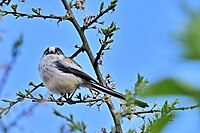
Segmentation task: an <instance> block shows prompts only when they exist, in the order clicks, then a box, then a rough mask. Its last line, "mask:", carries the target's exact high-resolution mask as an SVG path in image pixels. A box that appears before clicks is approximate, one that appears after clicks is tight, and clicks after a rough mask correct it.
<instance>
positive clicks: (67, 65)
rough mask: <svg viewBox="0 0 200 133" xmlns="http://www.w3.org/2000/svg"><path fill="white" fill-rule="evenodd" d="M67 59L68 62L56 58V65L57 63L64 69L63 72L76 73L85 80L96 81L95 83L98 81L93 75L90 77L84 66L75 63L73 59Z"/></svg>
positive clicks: (57, 65) (58, 66) (60, 68)
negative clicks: (83, 68) (83, 69)
mask: <svg viewBox="0 0 200 133" xmlns="http://www.w3.org/2000/svg"><path fill="white" fill-rule="evenodd" d="M65 61H66V60H65ZM67 61H68V62H63V61H62V60H56V61H55V65H56V67H57V69H58V70H60V71H62V72H63V73H70V74H74V75H76V76H78V77H80V78H82V79H84V80H85V81H90V82H95V83H96V82H97V81H96V80H94V79H93V78H92V77H90V76H89V75H88V74H87V73H85V72H84V71H82V68H81V67H79V65H77V64H73V63H74V61H73V60H71V59H68V60H67Z"/></svg>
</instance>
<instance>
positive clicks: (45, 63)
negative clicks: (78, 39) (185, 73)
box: [38, 47, 148, 107]
mask: <svg viewBox="0 0 200 133" xmlns="http://www.w3.org/2000/svg"><path fill="white" fill-rule="evenodd" d="M38 66H39V73H40V76H41V78H42V81H43V83H44V84H45V86H46V87H47V88H48V89H49V90H51V91H52V92H54V93H60V94H64V93H70V92H72V91H74V90H76V89H77V88H79V87H81V86H83V87H88V88H91V87H92V88H95V89H97V90H99V91H102V92H104V93H107V94H109V95H111V96H114V97H117V98H120V99H123V100H125V96H124V95H123V94H121V93H119V92H116V91H114V90H111V89H110V88H107V87H105V86H103V85H102V84H100V83H99V82H97V81H96V80H95V79H93V78H92V77H91V76H89V75H88V74H87V73H86V72H84V71H83V69H82V68H81V66H80V65H79V64H78V63H76V62H75V61H74V60H72V59H70V58H68V57H66V56H65V55H64V53H63V52H62V51H61V49H60V48H58V47H49V48H47V49H46V50H45V51H44V54H43V56H42V59H41V60H40V62H39V65H38ZM134 103H135V104H136V105H138V106H140V107H148V104H146V103H144V102H142V101H139V100H135V101H134Z"/></svg>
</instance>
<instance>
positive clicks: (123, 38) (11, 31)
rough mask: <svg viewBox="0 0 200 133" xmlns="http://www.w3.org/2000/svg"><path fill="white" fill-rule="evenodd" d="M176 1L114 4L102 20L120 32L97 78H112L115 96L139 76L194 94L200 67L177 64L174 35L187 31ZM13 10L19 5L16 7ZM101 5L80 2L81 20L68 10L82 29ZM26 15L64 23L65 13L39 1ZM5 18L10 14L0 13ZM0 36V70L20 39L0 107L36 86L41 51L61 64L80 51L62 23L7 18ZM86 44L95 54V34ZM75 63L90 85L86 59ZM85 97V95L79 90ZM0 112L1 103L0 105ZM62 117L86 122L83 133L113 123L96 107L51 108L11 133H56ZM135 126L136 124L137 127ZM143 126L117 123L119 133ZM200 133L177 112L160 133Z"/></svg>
mask: <svg viewBox="0 0 200 133" xmlns="http://www.w3.org/2000/svg"><path fill="white" fill-rule="evenodd" d="M180 2H181V1H180V0H177V1H174V0H165V1H160V0H155V1H145V0H137V1H136V0H133V1H122V0H121V1H119V4H118V6H117V9H116V11H115V12H114V13H112V14H107V15H105V17H103V18H102V19H101V20H104V21H105V22H106V25H108V24H109V23H110V22H112V21H115V22H116V23H117V26H118V27H120V30H119V31H118V32H117V33H116V34H115V41H114V43H113V44H112V45H111V46H112V50H111V51H109V52H106V55H105V56H104V57H103V63H104V65H103V66H102V67H101V70H102V72H103V74H104V75H106V74H107V73H110V74H111V75H112V76H113V78H114V81H115V83H116V85H117V88H118V89H117V90H118V91H120V92H123V93H124V92H125V90H126V89H132V88H133V86H134V83H135V82H136V80H137V74H138V73H140V74H141V75H143V76H145V78H147V79H148V80H149V81H150V83H153V82H155V81H157V80H159V79H163V78H165V77H169V76H173V77H177V78H180V79H182V80H186V81H188V83H191V84H193V85H195V86H198V87H199V86H200V82H199V79H200V74H199V73H200V72H199V68H200V63H199V62H191V61H190V62H188V61H186V60H184V59H182V58H181V45H180V44H178V42H177V41H175V39H174V38H173V33H174V32H177V30H181V29H182V28H183V27H184V24H185V23H186V20H187V19H186V16H185V14H184V12H183V11H182V10H181V8H180ZM188 2H189V5H191V6H192V7H194V8H198V7H199V8H200V2H199V1H198V0H190V1H189V0H188ZM13 3H19V1H18V0H16V1H14V0H13ZM98 5H99V2H94V1H92V0H86V12H80V11H77V10H74V13H75V14H76V15H77V17H78V21H79V22H81V20H82V18H83V17H84V16H86V15H87V14H88V13H89V14H90V13H96V12H97V11H98V10H99V8H98ZM32 7H35V8H37V7H41V8H42V9H43V11H42V14H50V13H54V14H56V15H63V14H64V13H65V10H64V8H63V5H62V3H61V2H60V1H42V2H41V1H39V0H34V1H30V0H27V2H26V3H20V5H19V6H18V11H21V12H27V13H30V12H31V8H32ZM3 9H5V10H10V9H9V8H7V7H3ZM0 30H1V31H2V32H3V40H2V41H1V42H0V44H1V45H0V47H1V48H0V53H1V56H0V63H2V62H6V61H8V60H9V54H10V48H11V47H12V44H13V42H14V41H15V40H16V39H17V38H18V36H19V34H23V35H24V43H23V46H22V49H21V51H20V55H19V57H18V59H17V62H16V64H15V66H14V68H13V69H12V72H11V73H10V75H9V79H8V81H7V83H6V86H5V88H4V90H3V93H2V96H1V99H3V98H9V99H13V100H14V99H15V97H16V96H15V94H16V92H18V91H24V90H25V89H27V88H30V87H28V83H29V82H30V81H32V82H34V83H36V84H37V83H40V82H41V79H40V77H39V74H38V71H37V64H38V62H39V60H40V58H41V56H42V53H43V51H44V50H45V49H46V48H47V47H48V46H52V45H54V46H55V45H56V46H59V47H60V48H62V49H63V51H64V53H65V54H66V55H67V56H70V55H71V54H72V53H73V52H74V51H75V48H74V45H75V44H79V45H80V44H81V42H80V38H79V36H78V34H77V32H76V31H75V29H74V27H73V26H72V25H71V24H70V23H69V22H67V21H64V22H61V23H59V26H58V25H57V24H56V21H55V20H50V19H48V20H43V19H31V20H28V19H26V18H19V19H17V20H16V19H15V18H14V17H13V16H10V15H9V16H6V17H4V18H3V19H1V21H0ZM87 37H88V41H89V43H90V45H91V47H92V49H93V53H95V52H96V51H97V50H98V48H99V44H98V37H100V35H98V34H97V32H95V31H92V30H90V31H88V32H87ZM75 60H76V61H77V62H78V63H79V64H80V65H81V66H82V67H83V68H84V69H85V71H86V72H88V73H89V74H91V75H92V76H93V77H95V74H94V72H93V69H92V67H91V65H90V63H89V60H88V58H87V56H85V54H80V55H79V56H78V57H77V58H75ZM81 91H84V89H81ZM38 92H40V93H42V94H47V93H48V92H49V91H48V90H47V89H46V88H41V89H40V90H38ZM175 98H176V96H175V97H166V98H163V99H162V98H160V97H155V98H148V99H144V100H145V101H148V103H149V104H150V106H153V103H154V102H157V103H158V104H163V103H164V101H165V100H166V99H169V101H173V100H174V99H175ZM179 101H180V104H179V106H187V105H194V104H195V102H194V101H192V100H191V99H189V98H182V97H180V99H179ZM0 104H1V105H2V103H0ZM31 104H32V103H31V102H30V101H26V102H22V103H20V104H18V105H17V106H15V107H14V108H12V110H11V112H10V113H9V114H8V115H7V116H5V117H4V118H3V120H4V121H5V123H9V122H10V121H12V119H13V118H15V115H16V114H17V112H20V110H22V109H25V108H26V107H28V106H30V105H31ZM54 108H55V109H57V110H59V111H61V112H62V113H63V114H65V115H67V116H68V115H69V114H73V115H74V118H75V120H77V121H78V120H80V121H81V120H84V122H85V123H86V125H87V131H88V132H92V133H99V132H100V129H101V127H105V128H107V129H108V131H110V128H111V126H112V119H111V117H110V113H109V112H108V109H107V106H106V105H103V106H102V107H101V111H100V112H99V111H98V109H97V107H96V106H94V107H91V108H89V107H87V106H86V105H84V104H82V105H72V106H71V105H65V106H62V107H58V106H56V105H55V104H52V103H43V104H41V105H39V106H37V107H36V108H35V109H34V111H33V113H32V114H31V115H30V116H27V117H25V118H23V119H21V120H19V122H18V126H17V127H16V128H13V129H11V130H10V132H11V133H21V132H26V133H44V132H49V133H56V132H58V131H59V128H60V126H61V124H63V122H65V121H64V120H62V119H61V118H58V117H56V116H55V115H53V114H52V111H53V109H54ZM136 121H137V122H136ZM141 122H142V121H141V120H133V121H132V122H129V121H127V120H126V119H124V120H123V123H124V124H123V128H124V129H125V131H127V129H129V128H133V129H135V128H136V129H137V127H138V126H137V124H141ZM199 131H200V115H199V111H198V110H197V109H194V110H188V111H179V112H177V117H176V119H175V120H174V121H172V122H171V123H170V125H169V126H167V128H166V129H165V130H164V131H163V133H170V132H181V133H188V132H191V133H198V132H199Z"/></svg>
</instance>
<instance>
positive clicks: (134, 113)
mask: <svg viewBox="0 0 200 133" xmlns="http://www.w3.org/2000/svg"><path fill="white" fill-rule="evenodd" d="M199 107H200V106H199V105H193V106H189V107H179V108H174V109H173V110H176V111H182V110H189V109H191V110H192V109H195V108H199ZM156 112H161V110H160V109H151V110H146V111H138V112H131V113H128V114H127V113H126V114H123V115H122V116H123V117H124V116H127V115H139V114H148V113H156Z"/></svg>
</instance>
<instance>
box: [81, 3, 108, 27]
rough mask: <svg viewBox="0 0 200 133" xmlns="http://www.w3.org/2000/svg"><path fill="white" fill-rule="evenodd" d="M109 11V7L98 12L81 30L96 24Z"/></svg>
mask: <svg viewBox="0 0 200 133" xmlns="http://www.w3.org/2000/svg"><path fill="white" fill-rule="evenodd" d="M109 11H110V8H109V6H108V7H107V8H106V9H105V10H104V11H100V12H99V14H97V15H96V17H95V18H93V19H92V20H91V21H90V22H89V23H86V24H84V25H83V30H85V29H88V28H89V27H90V26H91V25H92V24H93V23H95V22H97V20H98V19H99V18H101V17H102V16H103V15H104V14H105V13H107V12H109Z"/></svg>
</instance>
